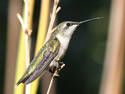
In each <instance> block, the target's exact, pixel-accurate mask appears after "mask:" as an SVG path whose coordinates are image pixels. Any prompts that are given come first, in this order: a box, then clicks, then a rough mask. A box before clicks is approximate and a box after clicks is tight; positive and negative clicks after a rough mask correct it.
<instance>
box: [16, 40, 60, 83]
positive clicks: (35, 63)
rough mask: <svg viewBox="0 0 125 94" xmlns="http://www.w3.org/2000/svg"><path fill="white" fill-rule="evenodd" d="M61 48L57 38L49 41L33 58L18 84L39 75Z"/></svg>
mask: <svg viewBox="0 0 125 94" xmlns="http://www.w3.org/2000/svg"><path fill="white" fill-rule="evenodd" d="M59 48H60V43H59V41H58V40H57V39H56V38H55V39H54V40H52V41H48V42H47V43H46V44H45V45H44V46H43V47H42V48H41V50H40V52H39V53H38V54H37V56H36V57H35V58H34V59H33V60H32V62H31V64H30V66H29V67H28V69H27V70H26V72H25V73H24V75H23V76H22V78H21V79H20V80H19V81H18V83H17V85H19V84H20V83H25V84H28V83H30V82H32V81H34V80H35V79H36V78H37V77H39V76H40V75H41V74H42V72H43V71H44V70H45V69H46V68H47V66H48V65H49V64H50V63H51V61H52V60H53V59H54V58H55V57H56V56H57V54H58V51H59Z"/></svg>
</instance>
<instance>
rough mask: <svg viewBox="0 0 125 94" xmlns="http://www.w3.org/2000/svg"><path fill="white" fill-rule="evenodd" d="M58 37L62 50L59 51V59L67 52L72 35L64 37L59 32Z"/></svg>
mask: <svg viewBox="0 0 125 94" xmlns="http://www.w3.org/2000/svg"><path fill="white" fill-rule="evenodd" d="M56 37H57V39H58V40H59V42H60V50H59V53H58V59H60V58H61V57H62V56H63V55H64V54H65V52H66V50H67V48H68V45H69V41H70V37H64V36H62V35H60V34H58V35H57V36H56Z"/></svg>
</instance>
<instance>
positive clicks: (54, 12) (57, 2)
mask: <svg viewBox="0 0 125 94" xmlns="http://www.w3.org/2000/svg"><path fill="white" fill-rule="evenodd" d="M59 1H60V0H54V4H53V10H52V14H51V15H50V17H51V20H50V23H49V27H48V32H47V36H46V40H45V42H44V43H46V42H47V41H48V40H49V38H50V36H51V34H52V32H53V31H54V30H55V28H54V29H53V26H54V22H55V19H56V16H57V14H58V12H59V11H60V10H61V7H58V4H59ZM64 66H65V64H63V65H62V66H61V67H60V68H59V69H57V70H56V71H55V72H54V74H53V76H52V78H51V81H50V84H49V87H48V90H47V94H50V90H51V88H52V84H53V81H54V78H55V77H56V76H58V74H59V71H60V70H61V69H62V68H63V67H64Z"/></svg>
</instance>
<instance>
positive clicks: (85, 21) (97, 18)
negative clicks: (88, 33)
mask: <svg viewBox="0 0 125 94" xmlns="http://www.w3.org/2000/svg"><path fill="white" fill-rule="evenodd" d="M102 18H104V17H96V18H92V19H88V20H84V21H81V22H79V25H80V24H83V23H87V22H90V21H94V20H99V19H102Z"/></svg>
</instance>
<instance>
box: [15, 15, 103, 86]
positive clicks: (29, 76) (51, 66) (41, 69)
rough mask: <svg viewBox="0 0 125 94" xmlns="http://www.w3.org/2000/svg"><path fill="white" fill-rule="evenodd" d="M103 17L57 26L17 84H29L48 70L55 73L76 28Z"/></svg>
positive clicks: (67, 22)
mask: <svg viewBox="0 0 125 94" xmlns="http://www.w3.org/2000/svg"><path fill="white" fill-rule="evenodd" d="M101 18H103V17H96V18H92V19H88V20H84V21H80V22H74V21H65V22H62V23H60V24H59V25H58V26H56V27H55V29H54V31H53V33H52V34H51V36H50V39H49V40H48V41H47V42H46V43H45V44H44V45H43V47H42V48H41V49H40V51H39V52H38V54H37V55H36V56H35V57H34V58H33V60H32V61H31V64H30V65H29V67H28V68H27V70H26V72H25V73H24V75H23V76H22V77H21V79H20V80H19V81H18V82H17V85H19V84H20V83H23V84H29V83H31V82H33V81H34V80H35V79H37V78H38V77H40V76H43V75H44V74H45V73H46V71H50V72H51V73H54V71H55V69H57V68H59V66H60V64H61V59H62V58H63V57H64V55H65V53H66V51H67V48H68V45H69V42H70V40H71V38H72V35H73V33H74V31H75V30H76V28H77V27H78V26H79V25H81V24H83V23H87V22H90V21H94V20H98V19H101Z"/></svg>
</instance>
